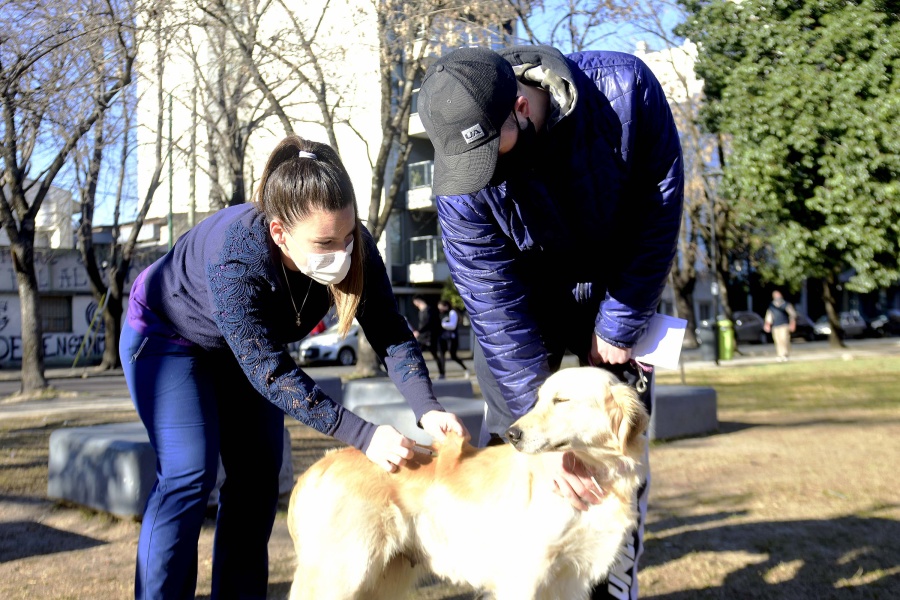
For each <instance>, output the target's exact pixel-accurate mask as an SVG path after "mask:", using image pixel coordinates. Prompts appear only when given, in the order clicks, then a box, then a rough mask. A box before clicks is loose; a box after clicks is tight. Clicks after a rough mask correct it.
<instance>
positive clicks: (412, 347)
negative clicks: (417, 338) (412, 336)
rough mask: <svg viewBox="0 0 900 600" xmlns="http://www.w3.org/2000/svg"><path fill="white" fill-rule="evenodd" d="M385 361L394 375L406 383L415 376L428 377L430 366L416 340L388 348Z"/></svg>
mask: <svg viewBox="0 0 900 600" xmlns="http://www.w3.org/2000/svg"><path fill="white" fill-rule="evenodd" d="M385 363H387V364H388V365H389V367H388V368H389V369H390V370H391V371H393V373H392V374H391V375H392V377H396V378H397V379H399V380H400V382H401V383H406V382H407V381H409V380H410V379H413V378H421V379H428V367H427V366H426V364H425V357H423V356H422V353H421V352H420V351H419V346H418V344H417V343H416V342H404V343H402V344H397V345H396V346H390V347H389V348H388V349H387V356H386V357H385Z"/></svg>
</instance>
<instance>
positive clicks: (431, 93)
mask: <svg viewBox="0 0 900 600" xmlns="http://www.w3.org/2000/svg"><path fill="white" fill-rule="evenodd" d="M516 94H517V91H516V76H515V74H514V73H513V69H512V65H510V64H509V63H508V62H507V61H506V59H504V58H503V57H502V56H500V55H499V54H497V53H496V52H494V51H493V50H488V49H487V48H460V49H459V50H454V51H453V52H451V53H450V54H447V55H446V56H443V57H441V58H440V59H439V60H438V61H437V62H435V63H434V64H433V65H431V66H430V67H429V68H428V71H426V72H425V78H424V79H423V80H422V87H421V89H420V90H419V117H420V118H421V119H422V124H423V125H424V126H425V132H426V133H427V134H428V137H429V138H431V143H432V144H434V185H433V186H432V190H433V191H434V194H435V195H438V196H448V195H453V194H471V193H473V192H477V191H478V190H480V189H481V188H483V187H484V186H486V185H487V184H488V182H489V181H490V179H491V176H492V175H493V174H494V168H495V167H496V165H497V154H498V152H499V150H500V127H501V126H502V125H503V122H504V121H506V119H507V117H509V114H510V113H511V112H512V109H513V105H514V104H515V101H516Z"/></svg>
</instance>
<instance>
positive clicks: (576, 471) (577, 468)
mask: <svg viewBox="0 0 900 600" xmlns="http://www.w3.org/2000/svg"><path fill="white" fill-rule="evenodd" d="M541 457H543V459H544V466H545V467H546V468H547V470H548V471H549V472H550V475H551V477H552V478H553V483H554V485H555V486H556V489H555V490H554V491H555V492H556V493H557V494H559V495H560V496H562V497H563V498H565V499H567V500H568V501H569V503H570V504H571V505H572V506H574V507H575V508H576V509H577V510H587V509H588V508H590V505H592V504H600V502H601V501H602V500H603V496H604V492H603V490H602V489H601V488H600V486H599V485H598V484H597V478H596V477H595V476H594V474H593V473H591V471H590V469H588V468H587V467H586V466H585V464H584V463H583V462H581V461H580V460H578V459H577V458H576V457H575V455H574V454H572V453H571V452H543V453H541Z"/></svg>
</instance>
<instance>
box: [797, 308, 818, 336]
mask: <svg viewBox="0 0 900 600" xmlns="http://www.w3.org/2000/svg"><path fill="white" fill-rule="evenodd" d="M796 322H797V327H796V328H795V329H794V331H793V332H792V333H791V339H793V340H797V339H799V340H806V341H807V342H811V341H813V340H814V339H816V324H815V323H813V321H812V319H810V318H809V317H807V316H806V315H804V314H803V313H802V312H797V319H796Z"/></svg>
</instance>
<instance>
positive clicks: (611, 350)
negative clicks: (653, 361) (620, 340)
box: [591, 334, 631, 365]
mask: <svg viewBox="0 0 900 600" xmlns="http://www.w3.org/2000/svg"><path fill="white" fill-rule="evenodd" d="M629 360H631V348H619V347H618V346H613V345H612V344H608V343H607V342H605V341H603V340H602V339H601V338H600V336H599V335H597V334H594V343H593V344H592V345H591V364H592V365H602V364H608V365H621V364H624V363H627V362H628V361H629Z"/></svg>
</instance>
